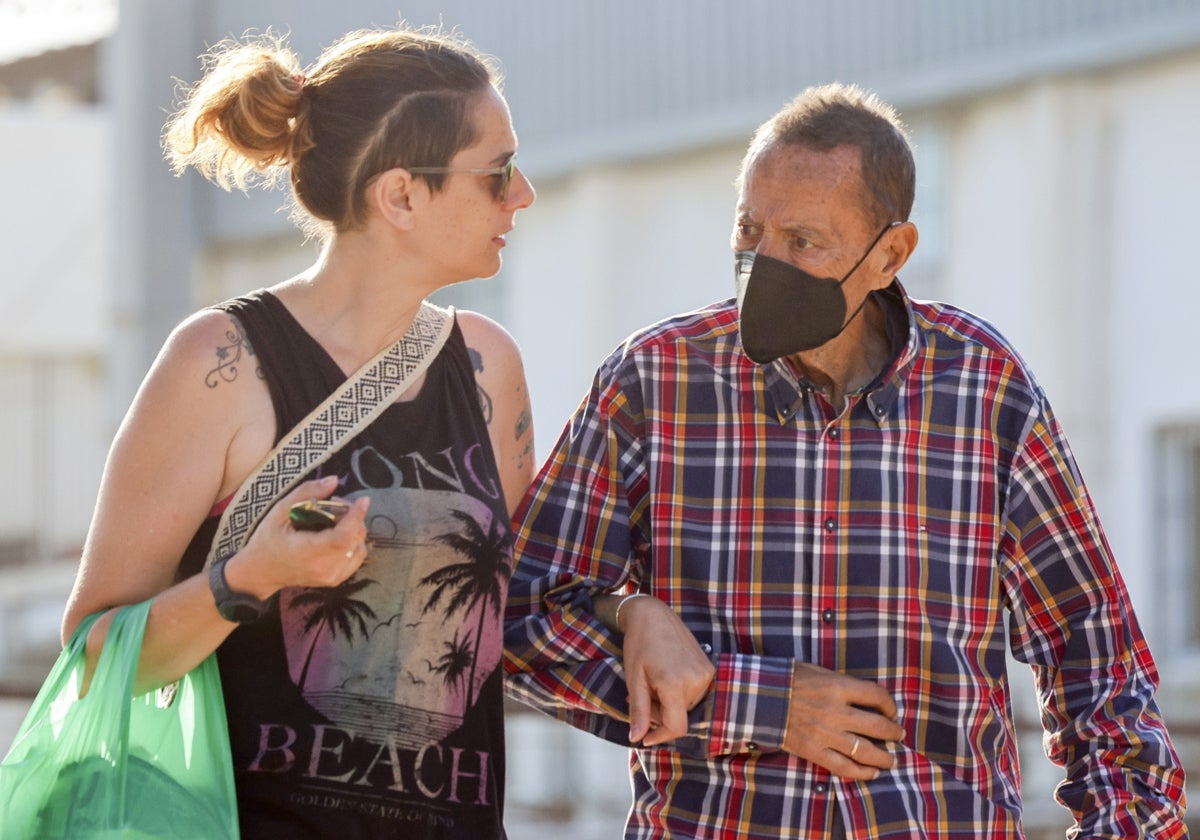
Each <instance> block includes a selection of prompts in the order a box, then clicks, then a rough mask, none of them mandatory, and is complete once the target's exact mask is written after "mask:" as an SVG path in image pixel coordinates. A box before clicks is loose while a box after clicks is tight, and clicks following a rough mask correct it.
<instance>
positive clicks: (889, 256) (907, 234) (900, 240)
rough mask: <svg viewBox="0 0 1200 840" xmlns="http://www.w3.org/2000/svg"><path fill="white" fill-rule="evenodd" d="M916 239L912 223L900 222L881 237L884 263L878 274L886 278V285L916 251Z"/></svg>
mask: <svg viewBox="0 0 1200 840" xmlns="http://www.w3.org/2000/svg"><path fill="white" fill-rule="evenodd" d="M917 238H918V237H917V226H916V225H914V224H913V223H912V222H900V223H899V224H897V225H895V226H893V227H892V228H891V229H890V230H888V232H887V233H885V234H884V235H883V240H882V242H883V248H882V249H881V250H882V253H883V256H884V258H885V262H884V264H883V267H882V268H881V269H880V274H881V275H883V276H884V277H886V278H887V283H888V284H890V283H891V282H892V280H893V279H895V277H896V275H897V274H899V273H900V269H901V268H903V267H904V264H905V263H906V262H908V258H909V257H911V256H912V252H913V251H915V250H916V248H917ZM885 285H887V284H885Z"/></svg>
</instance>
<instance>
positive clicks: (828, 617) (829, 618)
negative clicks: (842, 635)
mask: <svg viewBox="0 0 1200 840" xmlns="http://www.w3.org/2000/svg"><path fill="white" fill-rule="evenodd" d="M821 620H822V621H824V622H825V623H826V624H832V623H833V610H825V611H824V612H823V613H821Z"/></svg>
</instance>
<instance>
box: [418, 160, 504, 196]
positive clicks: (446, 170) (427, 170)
mask: <svg viewBox="0 0 1200 840" xmlns="http://www.w3.org/2000/svg"><path fill="white" fill-rule="evenodd" d="M515 160H516V155H514V156H513V157H510V158H509V159H508V160H507V161H505V162H504V163H502V164H501V165H500V166H489V167H486V168H483V169H452V168H450V167H448V166H407V167H405V169H407V170H408V171H409V172H411V173H412V174H414V175H496V176H498V177H499V178H500V180H499V181H498V182H497V184H498V187H499V188H498V189H497V190H496V198H497V200H498V201H499V202H500V203H501V204H503V203H504V200H505V199H506V198H508V185H509V184H511V183H512V179H513V170H514V169H515V168H516V164H515V163H514V161H515Z"/></svg>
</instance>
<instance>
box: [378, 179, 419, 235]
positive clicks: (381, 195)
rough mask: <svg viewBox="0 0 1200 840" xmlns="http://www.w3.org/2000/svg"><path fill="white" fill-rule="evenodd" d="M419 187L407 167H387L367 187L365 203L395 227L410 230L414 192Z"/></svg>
mask: <svg viewBox="0 0 1200 840" xmlns="http://www.w3.org/2000/svg"><path fill="white" fill-rule="evenodd" d="M419 189H420V185H419V184H418V183H417V181H415V180H414V179H413V176H412V175H411V174H410V173H409V171H408V170H407V169H400V168H395V169H388V170H385V171H384V172H381V173H379V175H377V176H376V177H375V179H374V180H373V181H372V182H371V184H370V185H369V186H368V187H367V205H368V206H369V207H370V208H371V209H372V210H374V211H375V212H376V213H378V214H379V216H380V218H382V219H384V220H385V221H387V222H388V223H389V224H391V225H392V226H394V227H396V228H397V229H399V230H411V229H412V227H413V205H414V198H415V196H414V192H415V191H417V190H419Z"/></svg>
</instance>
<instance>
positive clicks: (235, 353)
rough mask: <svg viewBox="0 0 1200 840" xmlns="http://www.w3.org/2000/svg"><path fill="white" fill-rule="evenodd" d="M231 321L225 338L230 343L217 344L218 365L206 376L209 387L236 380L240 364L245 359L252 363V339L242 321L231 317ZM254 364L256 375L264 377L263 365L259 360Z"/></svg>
mask: <svg viewBox="0 0 1200 840" xmlns="http://www.w3.org/2000/svg"><path fill="white" fill-rule="evenodd" d="M230 323H231V324H232V325H233V326H232V327H230V329H228V330H226V331H225V340H226V341H227V342H228V343H227V344H218V345H217V366H216V367H215V368H213V369H212V370H210V371H209V372H208V373H207V374H206V375H205V377H204V384H205V385H207V386H208V387H209V388H216V387H217V386H218V385H220V384H221V383H222V382H233V381H235V380H236V379H237V378H238V371H239V365H241V364H242V363H243V361H244V362H245V363H246V364H251V359H252V358H254V348H253V347H251V346H250V339H249V338H247V337H246V333H245V332H244V331H243V330H242V324H241V322H240V321H238V319H237V318H232V317H231V318H230ZM253 364H254V373H255V375H256V376H257V377H258V378H259V379H262V378H263V372H262V367H260V366H259V365H258V363H257V362H254V363H253Z"/></svg>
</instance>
